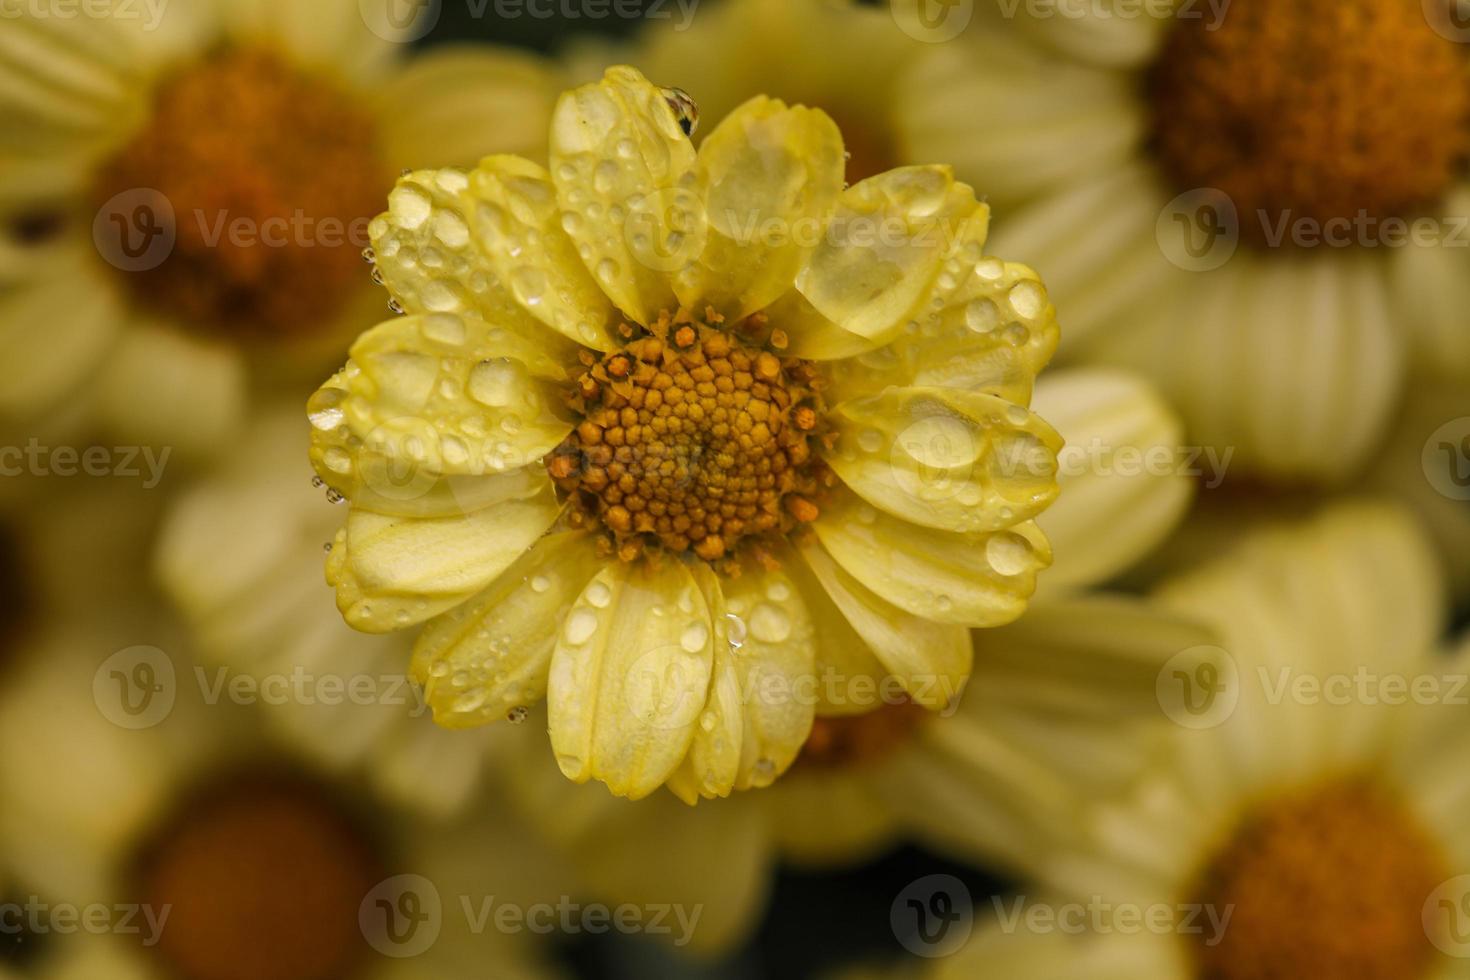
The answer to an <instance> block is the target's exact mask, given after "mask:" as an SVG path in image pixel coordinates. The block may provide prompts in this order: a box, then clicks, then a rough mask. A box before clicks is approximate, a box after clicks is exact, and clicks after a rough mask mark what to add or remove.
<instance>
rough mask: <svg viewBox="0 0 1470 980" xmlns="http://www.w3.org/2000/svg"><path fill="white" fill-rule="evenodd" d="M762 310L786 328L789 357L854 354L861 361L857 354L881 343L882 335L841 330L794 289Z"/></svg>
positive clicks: (830, 358) (837, 358)
mask: <svg viewBox="0 0 1470 980" xmlns="http://www.w3.org/2000/svg"><path fill="white" fill-rule="evenodd" d="M765 312H766V315H767V316H769V317H770V319H771V322H772V323H776V324H780V326H781V329H782V330H784V331H786V335H787V337H788V341H789V342H788V346H787V349H786V352H787V353H788V354H790V355H791V356H792V357H804V358H807V359H808V360H813V361H840V360H841V359H843V358H857V360H858V363H861V361H862V360H863V359H862V358H860V357H859V356H858V355H861V354H864V353H866V352H868V351H872V350H876V349H877V348H879V347H881V346H883V343H884V341H883V340H882V339H881V338H879V339H873V338H869V337H859V336H858V335H857V334H855V333H853V332H852V331H851V330H844V329H843V328H842V327H839V326H838V325H837V324H835V323H833V322H832V321H831V320H829V319H827V318H826V317H825V316H823V315H822V314H820V313H818V312H817V308H816V307H814V306H812V304H811V302H810V301H809V300H808V299H807V298H806V297H805V296H803V295H801V293H798V292H796V291H795V290H793V291H791V292H789V293H786V294H785V295H783V296H782V297H780V298H779V299H777V300H776V301H775V302H774V303H772V304H771V305H770V306H768V307H766V310H765ZM835 366H836V365H833V367H835Z"/></svg>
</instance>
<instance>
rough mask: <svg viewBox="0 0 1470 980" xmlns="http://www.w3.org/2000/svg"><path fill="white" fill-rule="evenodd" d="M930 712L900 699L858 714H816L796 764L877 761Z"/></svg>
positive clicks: (812, 765)
mask: <svg viewBox="0 0 1470 980" xmlns="http://www.w3.org/2000/svg"><path fill="white" fill-rule="evenodd" d="M930 716H931V715H930V712H928V711H927V710H925V709H924V708H923V707H921V706H920V705H917V704H914V703H913V702H911V701H903V702H900V703H898V704H885V705H884V706H883V707H881V708H878V709H877V710H874V711H869V712H868V713H867V714H862V715H841V716H836V717H831V718H817V719H816V720H815V721H813V723H812V733H811V735H810V736H808V737H807V740H806V744H805V745H803V746H802V747H801V754H800V755H799V756H797V757H796V764H797V765H798V766H806V767H809V768H811V769H822V770H832V769H842V768H846V767H849V766H858V765H862V764H864V763H871V762H874V761H877V760H878V759H881V758H882V757H883V756H885V755H887V754H888V753H890V752H892V751H893V750H894V749H896V748H897V747H899V746H900V745H902V744H903V743H904V742H905V741H906V740H907V739H908V738H909V736H910V735H912V734H913V731H914V729H916V728H918V726H919V723H920V722H921V721H923V720H924V719H925V718H928V717H930Z"/></svg>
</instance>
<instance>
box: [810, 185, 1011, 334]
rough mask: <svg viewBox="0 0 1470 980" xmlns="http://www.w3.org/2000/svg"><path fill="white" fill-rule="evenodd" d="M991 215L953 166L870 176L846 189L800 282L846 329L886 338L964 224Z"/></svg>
mask: <svg viewBox="0 0 1470 980" xmlns="http://www.w3.org/2000/svg"><path fill="white" fill-rule="evenodd" d="M987 214H988V209H987V208H986V207H985V206H984V205H983V204H979V203H977V202H976V201H975V194H974V191H972V190H971V189H970V188H969V187H967V186H965V185H964V184H960V183H956V182H955V179H954V174H953V173H952V172H951V171H950V170H949V168H947V167H903V168H900V169H898V170H890V171H889V172H887V173H885V174H879V175H878V176H876V177H870V178H869V179H867V180H865V181H862V182H861V183H858V184H854V185H853V186H852V187H849V188H848V189H847V190H846V191H845V192H844V193H843V195H842V197H841V198H840V200H839V202H838V206H837V210H836V212H835V213H834V214H833V216H832V220H831V222H830V224H829V225H828V227H827V231H826V233H825V234H824V235H823V236H822V241H821V243H820V244H819V245H818V246H817V248H816V251H814V252H813V253H812V255H811V257H810V259H809V260H808V262H807V265H806V267H805V268H803V269H802V270H801V272H800V273H799V274H798V276H797V280H796V286H797V288H798V289H799V290H801V293H802V295H804V296H805V297H806V298H807V299H808V300H810V301H811V304H812V306H813V307H815V308H816V310H817V312H819V313H821V314H822V315H823V316H824V317H826V318H827V319H829V320H831V321H832V322H833V323H835V324H837V325H838V326H840V327H842V328H843V329H844V330H847V331H849V332H851V333H855V334H857V335H858V336H860V337H867V338H877V337H883V338H887V337H889V336H891V335H893V334H896V332H897V331H898V330H899V329H901V328H902V327H903V324H904V323H905V322H906V321H907V320H908V319H909V318H910V317H911V316H912V315H913V313H914V312H916V311H917V309H918V307H919V304H920V303H921V302H922V301H923V300H924V299H925V297H926V296H927V294H928V292H929V289H930V287H931V286H932V284H933V283H934V281H935V279H936V277H937V276H938V275H939V267H940V264H941V263H942V262H943V260H944V258H945V256H946V254H947V253H948V252H949V249H950V247H951V246H952V245H953V244H954V243H955V241H956V240H957V238H958V237H961V236H967V234H968V233H967V232H966V231H965V227H966V225H967V224H968V223H969V222H971V221H972V220H976V221H979V222H982V223H983V222H984V220H985V217H986V215H987ZM982 237H983V236H982Z"/></svg>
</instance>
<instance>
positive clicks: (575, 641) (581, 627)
mask: <svg viewBox="0 0 1470 980" xmlns="http://www.w3.org/2000/svg"><path fill="white" fill-rule="evenodd" d="M596 632H597V616H596V614H594V613H593V612H592V610H590V609H574V610H573V611H572V614H571V615H570V616H568V617H567V625H566V627H565V628H564V629H563V631H562V635H563V636H564V637H565V638H566V641H567V642H568V643H570V644H571V645H572V646H581V645H582V644H583V643H586V642H587V641H588V640H590V639H592V634H593V633H596Z"/></svg>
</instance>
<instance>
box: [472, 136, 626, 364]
mask: <svg viewBox="0 0 1470 980" xmlns="http://www.w3.org/2000/svg"><path fill="white" fill-rule="evenodd" d="M470 194H471V195H472V196H473V197H474V199H475V201H476V207H475V211H474V213H473V215H472V216H471V227H472V228H473V229H474V234H475V237H476V239H477V240H478V241H479V243H480V246H481V248H483V249H484V253H485V256H486V258H487V259H488V260H489V264H490V267H491V268H492V269H493V270H494V271H495V275H496V276H497V277H499V279H500V281H501V282H504V283H507V284H509V285H510V290H511V293H512V295H514V296H515V298H516V300H517V301H519V302H520V304H521V305H522V306H524V307H525V308H526V310H527V311H528V312H529V313H530V314H531V315H532V316H534V317H535V318H536V319H538V320H540V321H541V322H542V323H544V324H546V325H547V326H548V327H551V328H552V329H553V330H555V331H556V332H557V333H560V334H562V335H563V336H565V337H567V338H569V339H571V340H574V341H576V342H577V343H579V344H584V345H586V346H588V347H593V348H596V349H597V350H602V351H606V350H611V349H612V348H613V347H614V346H615V345H616V342H615V341H614V340H613V337H612V335H611V334H610V333H609V332H608V323H609V320H611V318H612V317H613V309H612V304H611V303H609V302H608V299H607V296H606V295H604V293H603V292H602V290H601V289H599V288H598V287H597V283H595V282H593V281H592V276H591V274H590V273H589V272H588V271H587V269H586V267H585V266H583V265H582V260H581V258H579V257H578V255H577V247H576V245H574V244H573V243H572V240H571V239H570V238H568V237H567V235H566V232H564V231H563V230H562V226H561V212H560V210H559V209H558V208H557V204H556V189H555V188H554V187H552V186H551V178H550V176H549V175H548V174H547V173H546V171H545V170H544V169H543V168H542V167H540V166H539V165H537V164H534V163H532V162H531V161H529V160H523V159H521V158H520V157H513V156H496V157H490V158H489V159H486V160H484V161H482V162H481V163H480V166H479V167H478V168H477V169H475V171H474V172H473V173H471V174H470Z"/></svg>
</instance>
